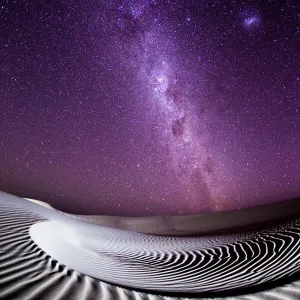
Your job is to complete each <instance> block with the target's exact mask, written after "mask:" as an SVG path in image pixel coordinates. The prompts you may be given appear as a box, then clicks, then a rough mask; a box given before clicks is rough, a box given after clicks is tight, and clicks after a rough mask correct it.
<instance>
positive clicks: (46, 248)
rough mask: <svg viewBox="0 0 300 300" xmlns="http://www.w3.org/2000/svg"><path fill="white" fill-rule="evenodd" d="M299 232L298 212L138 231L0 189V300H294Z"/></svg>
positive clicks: (299, 289) (299, 285)
mask: <svg viewBox="0 0 300 300" xmlns="http://www.w3.org/2000/svg"><path fill="white" fill-rule="evenodd" d="M299 237H300V217H293V219H291V220H290V221H285V222H284V223H282V224H280V225H276V226H273V227H270V228H268V229H265V230H262V229H260V230H256V231H251V232H243V233H238V234H223V235H217V236H215V235H210V236H202V237H164V236H154V235H145V234H142V233H138V232H129V231H125V230H119V229H116V228H107V227H103V226H96V225H94V224H87V223H85V222H80V221H79V220H75V219H72V218H70V217H69V216H66V215H62V214H61V213H60V212H57V211H56V210H52V209H49V208H46V207H43V206H41V205H37V204H35V203H33V202H29V201H25V200H23V199H21V198H18V197H15V196H12V195H9V194H5V193H1V194H0V299H22V300H23V299H149V300H150V299H152V300H156V299H173V298H172V297H166V296H160V295H163V294H166V293H174V295H180V294H189V295H190V297H191V298H193V299H204V298H205V299H209V298H210V297H216V296H218V297H221V296H222V295H226V299H300V278H299V277H298V275H297V274H299V269H300V267H299V265H300V257H299V253H300V238H299ZM88 275H89V276H88ZM291 276H295V277H294V278H293V279H294V280H293V281H292V282H290V280H289V279H288V278H289V277H291ZM297 278H299V279H297ZM104 281H105V282H110V283H111V284H109V283H105V282H104ZM288 281H289V282H288ZM283 282H284V283H283ZM282 283H283V284H282ZM276 284H278V285H279V284H282V286H277V287H276ZM118 285H119V286H123V288H121V287H117V286H118ZM274 285H275V286H274ZM125 286H126V287H127V288H125ZM132 289H136V290H140V291H134V290H132ZM249 289H250V290H249ZM256 289H262V291H260V292H258V291H256V292H255V294H253V295H250V294H249V293H250V292H251V291H254V290H256ZM141 290H143V292H142V291H141ZM177 293H180V294H177ZM154 294H156V295H154ZM230 295H234V298H232V297H231V296H230ZM237 295H239V296H238V297H237ZM221 298H222V299H224V298H223V297H221ZM174 299H175V298H174ZM214 299H216V298H214Z"/></svg>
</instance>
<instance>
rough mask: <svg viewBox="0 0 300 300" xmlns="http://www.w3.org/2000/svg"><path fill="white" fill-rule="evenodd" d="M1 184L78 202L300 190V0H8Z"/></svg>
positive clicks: (1, 84)
mask: <svg viewBox="0 0 300 300" xmlns="http://www.w3.org/2000/svg"><path fill="white" fill-rule="evenodd" d="M0 3H1V4H0V25H1V26H0V99H1V100H0V112H1V117H0V172H1V173H0V175H1V176H0V180H1V181H0V189H1V190H3V191H7V192H10V193H13V194H16V195H19V196H22V197H28V198H35V199H39V200H44V201H46V202H48V203H50V204H52V205H53V206H54V207H56V208H58V209H61V210H64V211H68V212H71V213H79V214H87V213H89V214H112V215H132V216H137V215H140V216H141V215H160V214H165V215H166V214H173V215H179V214H195V213H199V212H207V211H219V210H228V209H240V208H243V207H249V206H256V205H260V204H264V203H269V202H273V201H280V200H284V199H289V198H293V197H299V196H300V163H299V162H300V2H299V1H297V0H295V1H275V0H274V1H271V0H269V1H201V0H194V1H191V0H188V1H183V0H182V1H179V0H175V1H171V0H169V1H167V0H165V1H164V0H161V1H160V0H137V1H133V0H132V1H130V0H123V1H108V0H98V1H92V0H80V1H57V0H53V1H9V0H7V1H1V2H0Z"/></svg>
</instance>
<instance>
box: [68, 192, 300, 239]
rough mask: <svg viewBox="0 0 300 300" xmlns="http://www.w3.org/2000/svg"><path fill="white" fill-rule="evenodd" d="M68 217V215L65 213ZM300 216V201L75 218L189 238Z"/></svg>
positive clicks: (243, 228)
mask: <svg viewBox="0 0 300 300" xmlns="http://www.w3.org/2000/svg"><path fill="white" fill-rule="evenodd" d="M64 214H65V213H64ZM299 214H300V198H297V199H291V200H286V201H281V202H275V203H270V204H265V205H261V206H256V207H251V208H245V209H241V210H234V211H224V212H215V213H205V214H197V215H187V216H153V217H119V216H97V215H71V214H66V215H68V216H69V217H71V218H75V219H77V220H80V221H83V222H87V223H92V224H96V225H101V226H105V227H110V228H118V229H124V230H130V231H135V232H141V233H146V234H154V235H169V236H189V235H203V234H211V233H214V234H216V233H224V232H236V231H240V230H242V231H243V230H245V229H248V230H251V229H256V228H258V227H260V226H266V225H268V224H270V225H272V223H273V222H274V221H275V222H276V223H277V222H278V220H280V219H282V220H285V219H287V218H289V217H293V216H296V215H299Z"/></svg>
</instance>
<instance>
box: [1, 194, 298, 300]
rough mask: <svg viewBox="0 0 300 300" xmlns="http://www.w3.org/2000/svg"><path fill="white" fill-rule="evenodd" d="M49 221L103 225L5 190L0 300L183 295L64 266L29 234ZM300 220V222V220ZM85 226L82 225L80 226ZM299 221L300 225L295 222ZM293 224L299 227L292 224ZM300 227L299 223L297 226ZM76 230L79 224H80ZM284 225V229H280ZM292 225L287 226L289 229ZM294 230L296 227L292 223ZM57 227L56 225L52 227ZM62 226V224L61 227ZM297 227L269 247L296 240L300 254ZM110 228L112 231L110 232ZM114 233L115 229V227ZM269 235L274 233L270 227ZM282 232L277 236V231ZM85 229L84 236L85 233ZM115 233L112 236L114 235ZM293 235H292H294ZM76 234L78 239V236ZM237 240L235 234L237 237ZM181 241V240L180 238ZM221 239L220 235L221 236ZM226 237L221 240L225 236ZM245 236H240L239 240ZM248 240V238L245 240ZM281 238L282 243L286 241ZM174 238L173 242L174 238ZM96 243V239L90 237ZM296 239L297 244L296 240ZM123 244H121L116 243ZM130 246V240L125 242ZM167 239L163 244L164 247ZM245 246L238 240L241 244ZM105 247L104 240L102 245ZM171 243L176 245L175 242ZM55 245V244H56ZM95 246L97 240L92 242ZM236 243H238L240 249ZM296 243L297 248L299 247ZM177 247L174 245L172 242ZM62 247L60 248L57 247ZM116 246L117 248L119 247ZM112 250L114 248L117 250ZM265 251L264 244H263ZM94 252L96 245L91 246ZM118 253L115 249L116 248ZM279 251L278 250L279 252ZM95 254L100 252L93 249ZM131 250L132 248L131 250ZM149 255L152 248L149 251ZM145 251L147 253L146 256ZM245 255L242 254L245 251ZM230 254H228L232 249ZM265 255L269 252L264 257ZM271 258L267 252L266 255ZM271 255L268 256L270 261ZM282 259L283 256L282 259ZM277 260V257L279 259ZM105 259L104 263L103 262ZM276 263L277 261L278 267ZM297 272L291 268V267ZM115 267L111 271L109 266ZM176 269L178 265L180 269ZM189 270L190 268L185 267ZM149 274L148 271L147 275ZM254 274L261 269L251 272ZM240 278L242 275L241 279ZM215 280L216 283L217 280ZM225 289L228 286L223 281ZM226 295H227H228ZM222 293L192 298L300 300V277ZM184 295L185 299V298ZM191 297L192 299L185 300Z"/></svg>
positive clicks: (294, 263)
mask: <svg viewBox="0 0 300 300" xmlns="http://www.w3.org/2000/svg"><path fill="white" fill-rule="evenodd" d="M49 220H50V222H51V221H55V222H56V221H59V222H62V221H63V222H64V223H66V222H67V226H68V227H70V226H71V229H72V233H74V226H73V225H74V224H78V225H79V226H80V227H81V225H82V224H83V227H86V226H87V227H86V228H87V229H88V230H87V232H86V233H89V232H90V229H92V228H93V229H94V231H95V233H97V234H98V233H99V229H100V227H98V226H94V225H90V224H86V225H84V223H81V222H79V221H75V220H71V219H70V218H68V217H66V216H62V215H61V214H59V213H57V212H56V211H53V210H49V209H47V208H44V207H42V206H40V205H36V204H34V203H31V202H29V201H23V200H22V199H20V198H17V197H14V196H12V195H8V194H5V193H0V227H1V230H0V250H1V251H0V299H22V300H33V299H45V300H48V299H49V300H50V299H68V300H73V299H74V300H75V299H107V300H115V299H122V300H130V299H136V300H137V299H139V300H142V299H145V300H167V299H168V300H175V299H179V298H177V297H176V298H173V297H166V296H159V295H157V296H156V295H153V294H152V293H151V292H150V293H146V292H137V291H134V290H131V289H126V288H121V287H117V286H114V285H111V284H108V283H104V282H102V281H98V280H95V279H92V278H91V277H89V276H86V275H84V274H82V273H80V272H78V270H77V271H76V270H75V271H74V269H72V268H70V266H68V265H64V264H62V262H61V261H57V260H56V259H54V258H53V257H50V256H49V255H48V254H49V253H45V250H44V249H41V248H40V247H39V246H38V245H37V244H35V243H33V241H32V240H31V237H30V235H29V232H30V228H31V227H32V226H33V225H34V224H37V225H38V224H43V223H44V222H45V221H46V223H47V222H48V221H49ZM298 223H299V222H298ZM80 224H81V225H80ZM294 224H296V223H294ZM293 226H294V225H293ZM297 226H298V225H297ZM75 228H76V227H75ZM280 228H281V229H280ZM280 228H278V230H279V229H280V230H284V228H286V227H284V226H283V227H282V226H281V227H280ZM288 228H289V227H287V229H288ZM291 228H292V227H291ZM50 229H51V231H52V228H50ZM58 229H60V227H58ZM295 229H296V230H294V229H293V231H292V232H294V233H292V232H291V235H290V234H289V232H290V230H288V231H286V230H284V231H283V232H281V233H280V232H278V231H275V232H274V231H273V234H274V233H276V236H277V237H276V238H275V239H273V240H272V241H271V243H269V246H270V247H271V248H272V249H271V248H270V249H271V250H272V253H273V250H274V249H273V248H274V245H273V246H272V244H274V242H275V244H276V243H277V242H276V241H278V243H279V244H278V245H279V248H278V250H280V251H279V252H278V253H279V258H280V257H281V255H283V253H287V249H288V248H286V246H288V244H290V243H291V242H292V244H294V246H293V247H289V248H290V249H291V250H292V251H294V252H295V253H299V252H298V248H297V247H298V246H296V245H299V237H298V238H295V237H296V236H297V235H299V232H300V228H299V226H298V227H295ZM102 230H104V232H108V233H109V232H111V229H105V228H102ZM107 230H108V231H107ZM113 231H114V230H113ZM114 232H118V234H120V235H121V236H124V234H125V235H127V234H129V235H133V236H140V237H141V238H142V240H141V241H143V240H144V239H146V240H147V239H148V240H149V238H151V237H150V236H149V237H147V236H146V235H144V236H143V235H140V234H137V233H126V232H124V231H118V230H117V231H114ZM268 232H269V234H270V233H272V231H268ZM277 232H278V234H277ZM65 233H66V232H65V231H64V232H63V231H62V232H61V233H60V234H62V236H63V237H64V236H65V237H66V239H67V240H69V239H71V241H72V245H75V246H76V244H77V245H78V241H79V245H81V247H82V246H85V245H84V244H85V242H84V243H82V241H83V240H82V239H81V238H79V240H78V238H77V230H75V236H74V235H73V236H72V235H70V232H67V233H66V234H65ZM86 233H85V234H86ZM52 234H54V237H56V236H57V235H55V232H53V231H52ZM41 235H44V236H45V232H41V234H38V236H41ZM255 235H256V236H258V237H259V236H261V237H262V240H261V241H262V245H267V244H266V242H267V240H266V239H265V238H266V237H267V236H265V235H264V234H263V232H261V233H259V232H258V233H256V234H255ZM109 236H110V234H109ZM285 236H286V238H284V239H283V240H284V241H285V242H284V244H282V242H280V240H282V237H285ZM292 236H293V238H292V239H291V237H292ZM74 238H75V239H74ZM233 238H234V237H233ZM154 239H158V240H164V241H168V239H167V240H166V238H165V237H155V238H154ZM176 239H178V241H179V240H180V239H181V238H176ZM195 239H196V238H189V240H195ZM217 239H218V240H220V237H218V238H217ZM221 239H222V238H221ZM239 240H241V239H239ZM242 240H243V238H242ZM283 240H282V241H283ZM120 241H121V245H123V244H124V241H123V239H121V240H120ZM169 241H170V240H169ZM90 242H92V241H90ZM211 242H212V243H213V245H216V241H213V240H212V241H211ZM295 243H296V244H295ZM117 244H118V243H117ZM125 244H126V243H125ZM164 244H165V243H163V244H162V245H164ZM239 244H240V242H239V243H237V244H236V246H238V245H239ZM102 245H103V244H102ZM133 245H134V246H138V245H139V243H136V242H134V243H133ZM171 245H172V243H171ZM54 246H55V245H54ZM92 246H93V244H92ZM236 246H234V247H236ZM295 247H296V248H295ZM172 248H173V246H172ZM57 249H59V248H58V247H57ZM113 249H115V250H116V249H117V248H116V247H114V248H113ZM113 249H112V250H113ZM261 249H262V250H264V247H263V248H261ZM92 250H93V249H92ZM112 252H113V251H112ZM275 252H277V251H275ZM93 253H94V254H95V252H93ZM130 253H131V252H130ZM147 253H148V252H147ZM147 253H145V254H147ZM209 253H210V255H212V254H213V253H215V254H216V252H214V251H213V252H208V254H209ZM240 253H242V252H240ZM228 254H229V253H228ZM71 255H72V253H69V256H71ZM262 257H265V256H262ZM267 257H268V256H267ZM267 257H265V258H266V259H267ZM224 258H225V257H224ZM267 260H268V261H269V262H272V261H273V260H274V258H272V257H271V258H270V257H269V258H268V259H267ZM280 260H281V258H280ZM280 260H277V262H276V263H277V264H278V263H280ZM274 262H275V261H274ZM287 262H288V266H286V267H284V268H279V270H283V271H287V270H288V268H290V271H291V273H290V274H291V275H292V274H293V273H294V272H295V271H297V270H298V271H299V265H300V263H299V255H298V256H297V255H296V256H295V257H294V259H291V258H290V259H288V260H287ZM100 263H101V261H100ZM276 263H275V265H276ZM263 264H264V261H261V263H259V264H257V266H258V267H263V266H262V265H263ZM291 268H292V269H293V270H294V271H292V269H291ZM109 270H110V269H109ZM176 270H177V268H176ZM183 270H185V269H183ZM266 270H267V271H269V273H270V278H269V280H271V281H272V278H273V276H274V275H276V272H275V273H274V272H273V271H272V270H268V268H266ZM119 271H120V272H119V275H121V274H122V272H121V270H119ZM129 274H131V273H126V274H125V275H126V276H127V277H129ZM145 274H147V273H145ZM248 274H252V275H253V276H255V274H256V272H254V273H249V272H248ZM220 278H222V280H224V279H225V280H227V278H228V276H222V277H220V276H218V279H217V282H218V281H219V280H220ZM238 278H239V277H238ZM213 282H214V281H213ZM223 286H224V287H226V284H223ZM253 291H256V292H255V293H254V294H250V293H251V292H253ZM224 294H226V293H224ZM219 296H220V297H217V298H215V297H213V298H210V297H207V296H205V297H204V296H203V295H202V296H201V295H198V296H192V297H191V298H189V299H228V300H229V299H240V300H250V299H251V300H256V299H259V300H260V299H262V300H263V299H268V300H273V299H274V300H275V299H276V300H278V299H289V300H297V299H300V280H294V281H293V282H290V283H287V284H283V285H282V286H278V287H273V288H271V289H268V290H265V291H261V292H257V290H255V289H252V291H251V290H250V291H249V290H248V292H247V293H245V292H244V294H243V295H241V294H239V295H238V294H235V296H228V295H227V296H228V297H227V296H226V297H223V296H222V295H220V294H219ZM180 299H183V298H180ZM184 299H187V298H184Z"/></svg>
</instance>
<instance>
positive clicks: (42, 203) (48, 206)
mask: <svg viewBox="0 0 300 300" xmlns="http://www.w3.org/2000/svg"><path fill="white" fill-rule="evenodd" d="M23 199H25V200H28V201H31V202H33V203H35V204H38V205H41V206H44V207H46V208H49V209H55V208H54V207H53V206H51V205H50V204H49V203H46V202H44V201H41V200H35V199H31V198H23Z"/></svg>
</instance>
